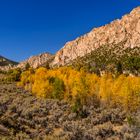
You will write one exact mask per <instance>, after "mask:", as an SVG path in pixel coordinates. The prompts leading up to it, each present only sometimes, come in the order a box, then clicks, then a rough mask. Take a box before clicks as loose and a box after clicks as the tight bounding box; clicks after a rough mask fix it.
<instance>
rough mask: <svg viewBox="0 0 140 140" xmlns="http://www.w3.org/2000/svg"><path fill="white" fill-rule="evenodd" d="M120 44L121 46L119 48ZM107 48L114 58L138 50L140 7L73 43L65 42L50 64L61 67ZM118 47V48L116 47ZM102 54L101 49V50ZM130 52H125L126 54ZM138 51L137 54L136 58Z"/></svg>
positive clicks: (139, 46)
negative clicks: (113, 54)
mask: <svg viewBox="0 0 140 140" xmlns="http://www.w3.org/2000/svg"><path fill="white" fill-rule="evenodd" d="M120 44H121V46H120ZM104 46H107V47H108V48H107V49H108V51H111V50H113V49H114V46H115V49H114V50H113V53H115V54H116V55H115V56H119V55H120V51H122V52H123V54H121V55H125V54H126V52H125V50H126V49H130V52H131V49H133V48H134V49H135V47H138V51H139V48H140V7H137V8H135V9H134V10H132V12H130V14H127V15H125V16H123V17H122V19H117V20H115V21H113V22H111V23H110V24H107V25H105V26H102V27H99V28H94V29H93V30H92V31H91V32H89V33H87V34H85V35H83V36H81V37H78V38H77V39H76V40H74V41H70V42H67V43H66V44H65V46H64V47H63V48H62V49H61V50H59V51H58V52H57V53H56V55H55V59H54V61H53V63H52V65H53V66H63V65H66V64H69V63H71V62H72V61H73V60H75V59H77V58H79V57H84V56H86V55H87V54H89V53H91V52H92V53H94V52H96V51H97V49H98V50H100V48H103V47H104ZM116 46H118V47H116ZM104 50H106V49H104ZM101 51H102V52H100V53H104V52H103V49H102V50H101ZM130 52H128V51H127V54H129V53H130ZM139 54H140V51H139V52H138V56H139Z"/></svg>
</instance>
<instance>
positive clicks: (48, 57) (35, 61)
mask: <svg viewBox="0 0 140 140" xmlns="http://www.w3.org/2000/svg"><path fill="white" fill-rule="evenodd" d="M52 59H53V55H52V54H50V53H42V54H39V55H36V56H31V57H30V58H28V59H26V60H25V61H23V62H20V63H19V65H18V66H17V67H19V68H25V67H26V65H27V64H29V65H30V66H31V67H32V68H38V67H39V66H42V65H47V63H49V62H50V61H52Z"/></svg>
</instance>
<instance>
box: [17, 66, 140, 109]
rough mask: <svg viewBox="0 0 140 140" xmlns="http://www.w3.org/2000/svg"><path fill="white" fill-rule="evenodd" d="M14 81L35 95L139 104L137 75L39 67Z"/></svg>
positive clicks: (129, 105) (131, 106)
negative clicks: (98, 74)
mask: <svg viewBox="0 0 140 140" xmlns="http://www.w3.org/2000/svg"><path fill="white" fill-rule="evenodd" d="M18 85H19V86H22V87H25V89H27V90H30V91H32V93H33V94H35V95H37V96H39V97H44V98H56V99H60V100H61V99H64V100H67V101H70V102H72V103H75V102H80V104H82V105H83V104H88V105H89V104H96V105H97V104H106V105H111V106H116V105H122V107H124V108H125V109H128V110H130V109H133V110H134V109H137V107H138V106H139V105H140V77H132V76H125V75H120V76H118V77H115V76H113V74H111V73H108V74H104V75H103V76H101V77H99V76H97V75H95V74H91V73H86V72H84V71H77V70H74V69H72V68H70V67H61V68H58V69H52V70H47V69H46V68H39V69H37V70H35V71H34V70H32V69H29V70H28V71H25V72H23V73H22V74H21V81H20V82H19V83H18Z"/></svg>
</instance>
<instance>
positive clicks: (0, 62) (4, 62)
mask: <svg viewBox="0 0 140 140" xmlns="http://www.w3.org/2000/svg"><path fill="white" fill-rule="evenodd" d="M16 64H17V62H14V61H12V60H9V59H7V58H5V57H3V56H0V66H9V65H11V66H12V65H16Z"/></svg>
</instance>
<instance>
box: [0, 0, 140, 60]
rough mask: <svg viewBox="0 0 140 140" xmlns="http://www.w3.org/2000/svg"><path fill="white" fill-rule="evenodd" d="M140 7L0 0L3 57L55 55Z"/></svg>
mask: <svg viewBox="0 0 140 140" xmlns="http://www.w3.org/2000/svg"><path fill="white" fill-rule="evenodd" d="M139 5H140V0H0V55H3V56H5V57H7V58H9V59H12V60H15V61H21V60H24V59H26V58H28V57H29V56H31V55H36V54H39V53H42V52H50V53H55V52H56V51H57V50H59V49H60V48H61V47H63V45H64V44H65V43H66V42H67V41H70V40H73V39H75V38H76V37H78V36H80V35H83V34H85V33H87V32H89V31H90V30H91V29H92V28H94V27H99V26H101V25H104V24H107V23H109V22H111V21H112V20H114V19H117V18H121V17H122V16H123V15H124V14H126V13H129V12H130V11H131V10H132V9H133V8H135V7H137V6H139Z"/></svg>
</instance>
